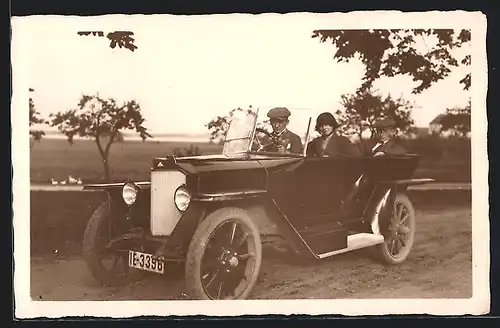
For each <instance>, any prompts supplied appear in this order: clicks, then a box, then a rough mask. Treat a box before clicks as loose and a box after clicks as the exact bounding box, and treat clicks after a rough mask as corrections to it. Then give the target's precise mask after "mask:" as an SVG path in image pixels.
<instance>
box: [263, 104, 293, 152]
mask: <svg viewBox="0 0 500 328" xmlns="http://www.w3.org/2000/svg"><path fill="white" fill-rule="evenodd" d="M290 115H291V113H290V111H289V110H288V109H287V108H285V107H275V108H272V109H271V110H270V111H269V112H268V113H267V117H269V121H270V123H271V126H272V128H273V132H272V133H271V135H272V138H273V140H274V142H273V140H271V139H270V138H269V137H268V136H264V138H263V140H262V144H268V146H266V147H265V148H264V149H263V150H264V151H269V152H279V153H294V154H300V153H302V141H301V140H300V137H299V136H298V135H296V134H295V133H293V132H292V131H290V130H288V129H287V126H288V123H289V120H288V118H289V117H290Z"/></svg>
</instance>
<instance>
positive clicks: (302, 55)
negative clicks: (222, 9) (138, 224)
mask: <svg viewBox="0 0 500 328" xmlns="http://www.w3.org/2000/svg"><path fill="white" fill-rule="evenodd" d="M336 23H337V22H336V21H335V19H333V18H332V17H331V16H329V15H328V14H323V15H314V14H309V15H307V14H302V15H282V16H278V15H270V14H268V15H253V16H252V15H231V16H225V17H224V16H219V15H211V16H197V17H188V16H177V17H176V16H170V15H164V16H129V17H127V16H118V18H117V17H114V18H113V16H108V17H100V18H76V17H57V16H53V17H50V16H45V17H28V18H21V19H17V21H15V22H14V34H13V37H14V41H17V43H16V44H17V45H20V48H18V49H22V51H23V54H25V57H24V58H25V59H28V60H27V61H26V65H27V67H28V68H29V69H27V71H28V72H29V74H28V76H26V79H27V81H29V82H28V83H29V85H30V86H31V87H32V88H34V89H35V92H34V93H32V97H33V99H34V102H35V106H36V108H37V109H38V111H40V112H41V113H42V115H44V116H48V114H49V113H51V112H55V111H58V110H65V109H69V108H73V107H75V106H76V104H77V103H78V100H79V98H80V96H81V94H82V93H87V94H93V93H96V92H99V94H100V95H101V96H110V97H114V98H116V99H117V100H119V101H120V100H131V99H135V100H137V101H138V102H139V103H140V105H141V108H142V110H143V113H144V116H145V118H146V126H147V127H148V128H149V129H150V130H151V131H152V132H153V133H184V132H187V133H200V132H201V133H205V132H206V131H207V130H206V128H205V127H204V124H206V123H207V122H208V121H209V120H210V119H211V118H212V117H214V116H215V115H225V114H226V113H228V112H229V111H230V110H231V109H233V108H235V107H244V106H248V105H253V106H254V107H261V108H266V107H269V106H287V107H290V108H310V109H311V110H312V111H313V112H312V116H313V119H315V116H316V115H317V114H318V113H319V112H322V111H332V112H334V111H336V110H337V109H338V108H339V101H340V95H341V94H343V93H349V92H354V91H355V90H356V88H357V87H358V86H359V85H360V81H361V77H362V76H363V73H364V67H363V66H362V65H361V64H359V63H357V62H353V63H350V64H341V63H337V62H336V60H334V59H333V58H332V56H333V54H334V51H335V48H334V46H333V45H332V44H327V43H320V42H319V40H318V39H313V38H311V34H312V31H313V30H314V29H325V28H338V24H336ZM361 23H362V22H360V24H361ZM359 26H362V24H361V25H359ZM372 26H373V25H372ZM373 27H376V26H373ZM80 30H102V31H104V32H105V33H107V32H110V31H115V30H131V31H133V32H134V34H135V39H136V41H135V44H136V45H137V46H138V49H137V50H136V51H135V52H131V51H129V50H127V49H114V50H112V49H111V48H109V46H108V40H107V39H106V38H97V37H93V36H87V37H83V36H78V35H77V32H78V31H80ZM27 54H29V55H27ZM464 74H465V73H464V71H463V70H462V69H459V70H457V71H456V72H455V73H454V74H452V76H450V77H449V78H448V79H446V80H444V81H442V82H439V83H437V84H435V85H434V86H433V87H432V88H431V89H430V90H428V91H426V92H424V93H422V94H421V95H418V96H414V95H411V88H412V87H413V86H415V84H414V83H413V82H412V81H411V78H408V77H397V78H386V79H383V80H381V81H379V82H377V83H376V84H375V87H378V88H380V90H381V91H383V92H384V93H388V92H391V93H392V94H394V95H395V96H399V95H401V94H402V95H403V96H404V97H405V98H406V99H408V100H411V101H415V102H416V105H417V106H418V107H419V108H416V109H414V110H413V118H414V120H415V122H416V125H417V126H427V125H428V123H429V122H430V121H431V120H432V119H433V118H434V117H435V116H436V115H437V114H439V113H441V112H444V111H445V109H446V108H447V107H453V106H461V105H464V104H465V103H466V101H467V99H468V97H469V95H468V93H467V92H465V91H463V89H462V85H460V84H459V83H458V81H459V80H460V79H461V78H462V77H463V76H464Z"/></svg>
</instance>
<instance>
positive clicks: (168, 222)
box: [150, 171, 186, 236]
mask: <svg viewBox="0 0 500 328" xmlns="http://www.w3.org/2000/svg"><path fill="white" fill-rule="evenodd" d="M185 182H186V176H185V175H184V174H182V173H181V172H179V171H152V172H151V223H150V228H151V234H152V235H154V236H169V235H170V234H171V233H172V231H173V230H174V228H175V226H176V225H177V223H178V222H179V220H180V218H181V216H182V214H181V213H180V212H179V210H178V209H177V207H176V206H175V203H174V193H175V190H176V189H177V188H178V187H179V186H180V185H182V184H184V183H185Z"/></svg>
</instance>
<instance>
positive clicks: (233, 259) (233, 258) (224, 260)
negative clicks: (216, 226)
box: [220, 250, 239, 270]
mask: <svg viewBox="0 0 500 328" xmlns="http://www.w3.org/2000/svg"><path fill="white" fill-rule="evenodd" d="M220 259H221V261H220V263H221V264H222V266H224V267H226V269H227V270H230V269H232V268H235V267H237V266H238V264H239V261H238V253H236V252H231V251H230V250H225V251H223V252H222V256H221V257H220Z"/></svg>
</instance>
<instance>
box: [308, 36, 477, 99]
mask: <svg viewBox="0 0 500 328" xmlns="http://www.w3.org/2000/svg"><path fill="white" fill-rule="evenodd" d="M312 37H313V38H319V39H320V42H326V41H327V40H331V41H332V43H333V44H334V45H335V46H336V47H337V51H336V52H335V54H334V56H333V57H334V58H335V59H337V62H349V61H350V60H351V59H352V58H357V59H359V60H360V61H361V62H362V63H363V64H364V65H365V68H366V70H365V75H364V77H363V80H362V85H361V86H360V88H359V91H364V90H367V89H369V88H370V87H371V86H372V84H373V82H374V81H375V80H377V79H378V78H380V77H382V76H387V77H393V76H396V75H409V76H412V77H413V81H415V82H420V84H419V85H417V86H416V87H415V88H414V89H413V91H412V93H414V94H419V93H421V92H422V91H424V90H426V89H428V88H429V87H430V86H431V85H432V84H433V83H435V82H437V81H439V80H442V79H444V78H446V77H447V76H448V75H449V73H450V72H451V70H452V69H453V68H455V67H458V66H459V65H460V64H462V65H465V66H470V63H471V55H470V54H468V55H466V56H464V57H463V58H461V59H460V58H458V59H457V58H455V57H454V56H453V55H452V54H451V51H452V50H455V49H457V48H461V47H463V46H465V45H467V44H470V40H471V32H470V30H461V31H460V32H458V33H457V32H456V31H454V30H452V29H412V30H410V29H391V30H315V31H313V35H312ZM417 40H419V41H420V40H421V41H423V48H424V51H423V52H419V51H418V49H417V48H418V47H417ZM459 61H460V62H459ZM460 83H461V84H463V86H464V89H465V90H468V89H469V88H470V85H471V73H470V72H469V73H467V74H466V75H465V76H464V78H463V79H461V80H460Z"/></svg>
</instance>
